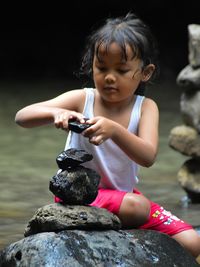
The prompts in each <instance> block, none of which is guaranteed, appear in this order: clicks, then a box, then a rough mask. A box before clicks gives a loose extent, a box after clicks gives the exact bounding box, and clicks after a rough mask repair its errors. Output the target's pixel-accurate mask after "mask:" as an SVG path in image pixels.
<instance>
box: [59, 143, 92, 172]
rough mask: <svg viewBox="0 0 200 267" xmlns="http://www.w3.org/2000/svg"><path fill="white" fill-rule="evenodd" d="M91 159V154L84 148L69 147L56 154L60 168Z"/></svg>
mask: <svg viewBox="0 0 200 267" xmlns="http://www.w3.org/2000/svg"><path fill="white" fill-rule="evenodd" d="M92 159H93V156H92V155H91V154H89V153H87V152H86V151H85V150H81V149H75V148H70V149H67V150H64V151H63V152H61V153H60V154H59V155H58V156H57V158H56V163H57V165H58V167H59V168H60V169H62V170H68V169H71V168H74V167H77V166H79V165H80V164H82V163H84V162H87V161H90V160H92Z"/></svg>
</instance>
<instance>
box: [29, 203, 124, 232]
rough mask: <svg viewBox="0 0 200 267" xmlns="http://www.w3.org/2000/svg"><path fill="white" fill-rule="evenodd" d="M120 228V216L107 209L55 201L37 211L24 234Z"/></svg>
mask: <svg viewBox="0 0 200 267" xmlns="http://www.w3.org/2000/svg"><path fill="white" fill-rule="evenodd" d="M120 228H121V222H120V220H119V218H118V217H117V216H116V215H114V214H113V213H111V212H109V211H108V210H106V209H100V208H97V207H89V206H88V207H87V206H78V205H76V206H69V205H62V204H59V203H57V204H56V203H54V204H49V205H45V206H44V207H41V208H39V209H38V210H37V211H36V213H35V214H34V216H33V217H32V218H31V219H30V221H29V222H28V225H27V227H26V229H25V233H24V235H25V236H29V235H33V234H36V233H41V232H51V231H54V232H59V231H62V230H67V229H88V230H91V229H93V230H94V229H95V230H98V229H101V230H103V229H115V230H118V229H120Z"/></svg>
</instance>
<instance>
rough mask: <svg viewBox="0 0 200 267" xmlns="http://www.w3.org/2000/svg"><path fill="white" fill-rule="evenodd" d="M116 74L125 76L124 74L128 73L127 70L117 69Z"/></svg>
mask: <svg viewBox="0 0 200 267" xmlns="http://www.w3.org/2000/svg"><path fill="white" fill-rule="evenodd" d="M118 72H119V73H121V74H125V73H127V72H129V70H128V69H119V70H118Z"/></svg>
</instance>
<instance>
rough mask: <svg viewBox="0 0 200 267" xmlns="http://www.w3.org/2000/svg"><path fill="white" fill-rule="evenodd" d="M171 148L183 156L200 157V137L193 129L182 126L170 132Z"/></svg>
mask: <svg viewBox="0 0 200 267" xmlns="http://www.w3.org/2000/svg"><path fill="white" fill-rule="evenodd" d="M169 146H170V147H171V148H173V149H174V150H176V151H179V152H180V153H182V154H183V155H186V156H192V157H199V156H200V136H199V134H198V132H197V130H195V129H194V128H192V127H189V126H186V125H180V126H176V127H174V128H173V129H172V130H171V131H170V135H169Z"/></svg>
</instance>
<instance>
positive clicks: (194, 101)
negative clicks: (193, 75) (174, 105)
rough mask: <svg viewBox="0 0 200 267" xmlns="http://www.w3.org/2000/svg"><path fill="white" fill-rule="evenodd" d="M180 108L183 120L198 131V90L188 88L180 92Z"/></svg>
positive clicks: (199, 117) (199, 94) (199, 95)
mask: <svg viewBox="0 0 200 267" xmlns="http://www.w3.org/2000/svg"><path fill="white" fill-rule="evenodd" d="M180 110H181V114H182V118H183V122H184V123H185V124H186V125H188V126H191V127H194V128H195V129H196V130H197V131H198V132H199V133H200V91H199V90H196V89H193V88H188V89H187V90H186V91H185V92H183V93H182V94H181V101H180Z"/></svg>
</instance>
